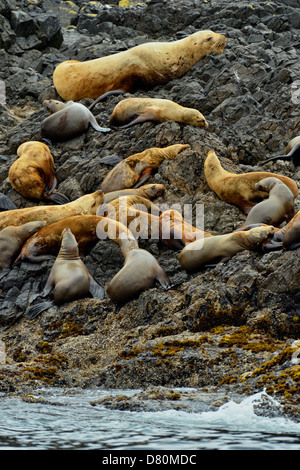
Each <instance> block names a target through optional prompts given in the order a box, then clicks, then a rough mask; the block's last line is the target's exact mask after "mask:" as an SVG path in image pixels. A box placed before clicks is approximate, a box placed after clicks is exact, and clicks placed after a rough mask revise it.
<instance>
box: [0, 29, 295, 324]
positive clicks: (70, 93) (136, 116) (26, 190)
mask: <svg viewBox="0 0 300 470" xmlns="http://www.w3.org/2000/svg"><path fill="white" fill-rule="evenodd" d="M225 44H226V37H225V36H224V35H222V34H218V33H214V32H213V31H210V30H206V31H199V32H197V33H194V34H192V35H190V36H188V37H186V38H184V39H181V40H178V41H173V42H153V43H145V44H141V45H139V46H136V47H133V48H131V49H129V50H126V51H123V52H120V53H117V54H113V55H109V56H107V57H102V58H99V59H94V60H90V61H86V62H78V61H73V60H72V61H65V62H63V63H61V64H59V65H58V66H57V67H56V69H55V71H54V74H53V83H54V86H55V88H56V90H57V92H58V94H59V95H60V97H61V98H62V99H63V100H66V102H65V103H64V102H60V101H58V100H46V101H44V102H43V105H44V107H45V108H46V109H47V110H48V111H49V112H50V113H51V114H50V116H49V117H47V118H46V119H45V120H44V121H43V122H42V123H41V134H42V136H43V137H46V138H48V139H50V140H54V141H57V142H59V141H62V140H66V139H71V138H73V137H75V136H77V135H79V134H80V133H82V132H85V131H86V130H87V129H88V127H89V125H91V126H92V127H93V129H94V130H96V131H99V132H109V131H110V130H111V129H124V128H127V127H130V126H133V125H136V124H139V123H143V122H145V121H152V122H163V121H167V120H174V121H177V122H180V123H183V124H187V125H192V126H196V127H204V128H205V127H207V122H206V119H205V117H204V116H203V115H202V114H201V113H200V112H199V111H198V110H196V109H192V108H185V107H183V106H180V105H178V104H177V103H174V102H173V101H170V100H162V99H154V98H152V99H151V98H130V99H124V100H122V101H120V102H119V103H118V105H117V106H116V107H115V109H114V111H113V113H112V115H111V117H110V123H109V124H110V125H109V127H107V128H106V127H104V128H103V127H100V126H99V125H98V123H97V121H96V119H95V117H94V115H93V114H92V112H91V109H92V108H93V107H94V106H95V105H96V104H97V103H98V102H99V101H101V100H103V99H105V98H106V97H107V96H109V95H110V94H118V93H125V92H128V91H132V90H134V89H136V88H137V87H144V88H149V87H153V86H154V85H157V84H165V83H167V82H169V81H170V80H173V79H174V78H179V77H181V76H183V75H184V74H185V73H186V72H187V71H188V70H189V69H190V68H191V67H192V66H193V65H194V64H196V63H197V62H198V61H199V60H201V59H202V58H204V57H205V56H207V55H208V54H210V53H212V52H214V53H216V54H221V53H222V52H223V49H224V47H225ZM83 98H91V99H95V101H94V102H93V103H92V105H91V106H90V107H89V108H87V107H86V106H84V105H83V104H81V103H77V102H76V101H78V100H81V99H83ZM297 145H298V141H296V142H295V143H294V144H292V147H291V148H290V149H289V150H288V152H287V158H293V161H294V158H296V157H294V155H295V150H293V148H294V149H295V148H296V153H297V148H299V146H298V147H297ZM188 148H189V145H188V144H174V145H170V146H168V147H166V148H150V149H146V150H145V151H143V152H140V153H137V154H134V155H131V156H129V157H127V158H125V159H123V160H121V161H120V162H119V163H117V164H116V165H115V166H114V167H113V168H112V170H111V171H109V172H108V174H107V176H106V177H105V179H104V180H103V182H102V184H101V188H100V189H99V190H97V191H95V192H94V193H92V194H86V195H84V196H82V197H81V198H79V199H77V200H75V201H72V202H69V200H68V199H67V198H66V197H65V196H64V195H62V194H60V193H57V192H56V191H55V187H56V177H55V173H54V161H53V157H52V155H51V152H50V150H49V147H48V146H47V145H46V144H45V143H42V142H40V141H30V142H25V143H23V144H22V145H21V146H20V147H19V148H18V151H17V154H18V157H19V158H18V159H17V160H16V161H15V162H14V163H13V165H12V166H11V168H10V170H9V179H10V181H11V184H12V186H13V187H14V188H15V189H16V190H17V191H18V192H20V193H21V194H22V195H23V196H24V197H25V198H28V199H32V200H40V201H42V200H45V201H48V202H49V201H53V202H54V203H55V205H39V206H35V207H30V208H24V209H12V210H6V211H4V212H1V213H0V230H1V231H0V249H1V250H2V257H1V258H0V266H1V268H2V270H3V269H5V270H8V269H9V268H10V267H11V266H12V265H16V264H18V263H20V262H22V261H23V260H28V261H31V262H40V261H42V260H44V259H48V258H49V257H53V256H54V257H56V260H55V262H54V264H53V266H52V269H51V272H50V275H49V278H48V281H47V283H46V286H45V289H44V291H43V292H42V293H41V294H39V293H35V294H34V295H32V297H31V303H32V305H31V306H30V307H29V308H28V309H27V311H26V315H28V316H29V317H30V318H33V317H35V316H37V315H38V314H39V313H40V312H42V311H43V310H45V309H46V308H49V306H51V305H53V302H52V301H45V302H42V303H38V304H36V305H34V304H33V301H34V300H35V299H36V297H37V296H41V297H47V296H48V295H49V294H50V292H51V290H52V289H53V290H54V297H53V301H54V303H56V304H58V305H59V304H61V303H64V302H68V301H71V300H74V299H78V298H82V297H86V296H89V295H92V296H96V297H99V298H103V297H104V295H105V292H104V289H103V287H102V286H100V285H99V284H98V282H97V281H96V280H95V279H94V278H93V276H91V274H90V273H89V271H88V270H87V268H86V266H85V265H84V263H83V262H82V261H81V259H80V256H82V255H84V254H86V253H87V251H88V250H89V248H90V247H91V246H92V245H93V244H95V243H96V242H97V241H98V240H99V238H100V239H101V238H109V239H111V240H114V241H115V242H116V243H118V245H119V247H120V250H121V252H122V255H123V257H124V266H123V268H122V269H121V270H120V271H119V272H118V273H117V274H116V275H115V276H114V278H113V279H112V280H111V281H110V282H109V284H108V286H107V288H106V292H107V294H108V296H109V297H110V299H111V300H112V301H113V302H116V303H117V304H122V303H124V302H127V301H128V300H130V299H132V298H134V297H136V296H137V295H138V294H139V293H140V292H142V291H144V290H146V289H149V288H150V287H152V286H153V285H154V283H155V282H156V281H158V282H159V283H160V285H161V286H162V287H163V288H165V289H166V288H170V287H171V283H170V280H169V278H168V276H167V275H166V273H165V272H164V271H163V269H162V268H161V266H160V265H159V264H158V262H157V260H156V259H155V258H154V256H153V255H151V254H150V253H149V252H148V251H146V250H143V249H141V248H139V246H138V242H137V236H134V235H133V232H134V230H133V227H136V226H137V225H139V226H143V227H147V231H149V233H153V232H156V233H157V234H158V237H159V238H160V240H161V241H162V243H163V244H164V245H165V246H167V247H168V248H170V249H173V250H180V254H179V262H180V264H181V266H182V267H183V268H184V269H186V270H187V271H197V270H199V269H200V268H201V267H202V266H210V265H215V264H216V263H218V262H219V261H222V260H223V261H224V260H227V259H229V258H231V257H232V256H233V255H234V254H236V253H237V252H239V251H241V250H254V251H257V250H260V249H261V248H262V246H263V245H264V246H268V247H269V249H273V247H274V249H277V248H278V245H280V243H281V244H282V243H283V242H282V240H283V239H284V237H285V236H286V235H288V234H289V232H290V230H289V229H288V227H289V224H292V223H293V226H292V229H291V230H292V231H293V227H295V229H294V231H296V232H298V231H299V234H300V223H298V222H297V215H296V216H295V217H294V215H295V214H294V199H295V197H297V195H298V188H297V185H296V183H295V182H294V181H293V180H291V179H290V178H288V177H285V176H282V175H277V174H275V173H270V172H253V173H244V174H234V173H230V172H228V171H226V170H225V169H224V168H223V167H222V166H221V163H220V161H219V159H218V157H217V155H216V154H215V152H214V151H209V152H208V155H207V158H206V161H205V165H204V172H205V176H206V180H207V183H208V185H209V187H210V188H211V189H212V190H213V191H215V193H216V194H217V195H218V196H219V197H220V198H221V199H222V200H224V201H226V202H228V203H230V204H235V205H236V206H237V207H239V208H240V209H241V210H242V211H243V212H244V213H245V214H247V218H246V221H245V225H244V226H243V227H241V228H240V229H238V230H237V231H235V232H233V233H230V234H222V235H212V234H210V233H208V232H205V231H203V230H201V229H199V228H197V227H194V226H193V225H191V224H190V223H188V222H187V221H186V220H184V219H183V217H182V215H181V214H180V213H179V212H178V211H176V210H166V211H161V210H160V209H159V207H157V206H156V205H155V204H154V203H153V202H152V199H154V198H155V197H157V196H159V195H160V194H162V192H163V191H164V187H163V185H158V184H145V183H146V181H147V180H148V179H149V177H150V176H151V173H152V171H153V170H154V169H156V168H158V167H159V165H160V164H161V163H162V162H163V161H164V160H166V159H167V160H172V159H174V158H175V157H176V156H177V155H178V154H179V153H180V152H183V151H185V150H186V149H188ZM298 152H299V150H298ZM295 161H296V160H295ZM295 164H296V163H295ZM258 201H261V202H260V203H257V202H258ZM294 219H296V220H295V221H294V222H293V220H294ZM299 220H300V217H299ZM283 221H286V222H288V223H287V225H286V226H285V227H284V228H283V229H279V228H276V227H278V226H279V225H280V224H281V223H282V222H283ZM298 225H299V229H298ZM166 226H168V229H169V230H168V231H165V227H166ZM148 235H149V234H148ZM290 238H293V237H291V235H290ZM292 246H295V241H293V244H292ZM275 247H276V248H275Z"/></svg>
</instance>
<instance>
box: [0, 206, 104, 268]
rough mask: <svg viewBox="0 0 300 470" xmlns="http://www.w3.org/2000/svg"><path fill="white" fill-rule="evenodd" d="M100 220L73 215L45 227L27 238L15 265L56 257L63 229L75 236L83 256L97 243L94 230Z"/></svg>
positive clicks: (98, 217) (95, 216) (97, 217)
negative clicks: (68, 230) (67, 229)
mask: <svg viewBox="0 0 300 470" xmlns="http://www.w3.org/2000/svg"><path fill="white" fill-rule="evenodd" d="M102 218H103V217H100V216H97V215H75V216H73V217H67V218H65V219H62V220H59V221H58V222H55V223H53V224H50V225H47V226H46V227H44V228H42V229H41V230H39V231H37V232H36V233H35V234H34V235H32V236H31V237H30V238H28V240H27V241H26V242H25V243H24V245H23V247H22V249H21V252H20V255H19V256H18V258H17V260H16V263H17V262H19V261H24V260H27V261H31V262H41V261H43V260H45V259H49V258H51V257H52V256H57V254H58V252H59V249H60V244H61V237H62V233H63V231H64V229H65V228H69V229H70V230H71V232H72V233H73V235H74V236H75V238H76V241H77V245H78V249H79V253H80V254H81V255H83V254H85V253H86V251H87V250H88V249H89V248H90V247H91V246H93V244H95V243H97V241H99V238H98V236H97V232H96V229H97V225H98V223H99V222H100V221H101V220H102ZM0 233H1V232H0Z"/></svg>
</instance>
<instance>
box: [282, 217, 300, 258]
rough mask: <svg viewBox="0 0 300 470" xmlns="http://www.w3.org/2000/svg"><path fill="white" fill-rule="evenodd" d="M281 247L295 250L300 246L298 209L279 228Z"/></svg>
mask: <svg viewBox="0 0 300 470" xmlns="http://www.w3.org/2000/svg"><path fill="white" fill-rule="evenodd" d="M281 235H282V237H281V239H282V248H283V249H284V250H295V249H296V248H299V246H300V211H299V212H297V214H295V216H294V217H293V218H292V220H290V222H289V223H288V224H287V225H285V226H284V227H283V228H282V230H281Z"/></svg>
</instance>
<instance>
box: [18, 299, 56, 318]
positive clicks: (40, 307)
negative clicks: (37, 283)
mask: <svg viewBox="0 0 300 470" xmlns="http://www.w3.org/2000/svg"><path fill="white" fill-rule="evenodd" d="M53 305H54V304H53V302H41V303H40V304H36V305H31V307H28V308H27V310H26V311H25V313H24V315H25V317H27V318H30V320H33V319H34V318H36V317H37V316H38V315H39V314H40V313H42V312H44V311H45V310H47V309H48V308H50V307H53Z"/></svg>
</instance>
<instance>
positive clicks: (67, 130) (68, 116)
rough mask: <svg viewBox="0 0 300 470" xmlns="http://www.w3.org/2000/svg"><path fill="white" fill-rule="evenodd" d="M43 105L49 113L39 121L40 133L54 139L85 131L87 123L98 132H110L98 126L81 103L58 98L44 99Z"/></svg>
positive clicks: (74, 135)
mask: <svg viewBox="0 0 300 470" xmlns="http://www.w3.org/2000/svg"><path fill="white" fill-rule="evenodd" d="M43 106H44V107H45V109H46V110H47V111H49V113H51V115H50V116H49V117H47V118H46V119H44V121H43V122H42V123H41V133H42V135H43V136H44V137H47V138H48V139H51V140H54V141H63V140H68V139H73V138H74V137H76V136H78V135H80V134H82V133H83V132H85V131H87V129H88V127H89V125H91V126H92V128H93V129H95V131H98V132H110V130H111V129H109V128H108V127H100V126H99V124H98V123H97V121H96V118H95V116H94V115H93V114H92V113H91V111H90V110H89V109H88V108H87V107H86V106H84V105H83V104H81V103H74V101H68V102H67V103H63V102H61V101H58V100H44V101H43Z"/></svg>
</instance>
